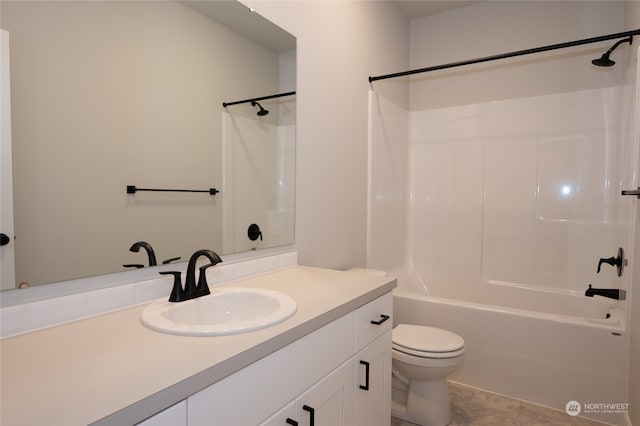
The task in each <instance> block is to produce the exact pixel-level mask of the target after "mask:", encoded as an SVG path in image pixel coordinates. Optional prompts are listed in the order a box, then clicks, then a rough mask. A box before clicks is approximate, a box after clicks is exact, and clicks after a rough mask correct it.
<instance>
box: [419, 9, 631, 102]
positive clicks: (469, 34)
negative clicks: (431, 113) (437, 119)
mask: <svg viewBox="0 0 640 426" xmlns="http://www.w3.org/2000/svg"><path fill="white" fill-rule="evenodd" d="M623 22H624V2H622V1H553V2H551V1H489V2H481V3H477V4H474V5H472V6H468V7H464V8H460V9H455V10H452V11H449V12H445V13H441V14H438V15H435V16H431V17H426V18H423V19H420V20H415V21H412V22H411V68H412V69H413V68H421V67H427V66H433V65H439V64H444V63H449V62H456V61H462V60H467V59H473V58H480V57H485V56H490V55H496V54H501V53H507V52H512V51H518V50H523V49H529V48H535V47H540V46H546V45H551V44H556V43H563V42H567V41H572V40H579V39H583V38H589V37H595V36H600V35H604V34H610V33H617V32H621V31H623ZM612 44H613V42H609V41H607V42H601V43H596V44H590V45H586V46H578V47H572V48H569V49H562V50H557V51H550V52H546V53H539V54H534V55H527V56H522V57H517V58H511V59H505V60H501V61H499V62H488V63H483V64H476V65H473V66H467V67H462V68H452V69H447V70H441V71H436V72H430V73H427V74H420V75H417V76H416V77H413V78H412V87H411V109H412V110H422V109H426V108H434V107H445V106H452V105H461V104H470V103H479V102H484V101H491V100H499V99H506V98H519V97H526V96H534V95H543V94H549V93H558V92H570V91H574V90H585V89H591V88H598V87H606V86H609V85H614V84H617V82H619V80H620V76H621V74H622V69H620V68H618V69H615V70H607V71H604V70H597V71H596V72H594V70H593V69H592V68H595V67H592V66H591V64H590V61H591V59H594V58H596V57H599V56H600V55H601V54H602V53H604V52H605V51H606V50H607V49H608V48H609V47H610V46H611V45H612ZM619 50H620V49H619ZM620 55H622V53H621V52H619V51H616V52H615V53H614V54H613V55H612V59H614V60H617V58H618V57H620ZM559 56H562V58H558V57H559Z"/></svg>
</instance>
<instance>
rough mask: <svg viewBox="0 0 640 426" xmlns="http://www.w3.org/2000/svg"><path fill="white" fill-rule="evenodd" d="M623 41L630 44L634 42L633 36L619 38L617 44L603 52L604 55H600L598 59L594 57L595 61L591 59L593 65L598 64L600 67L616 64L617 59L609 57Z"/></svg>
mask: <svg viewBox="0 0 640 426" xmlns="http://www.w3.org/2000/svg"><path fill="white" fill-rule="evenodd" d="M622 43H629V44H631V43H633V37H629V38H624V39H622V40H618V41H617V42H616V44H614V45H613V46H611V49H609V50H607V51H606V52H605V53H603V54H602V56H601V57H599V58H598V59H594V60H593V61H591V63H592V64H593V65H595V66H598V67H612V66H614V65H615V64H616V63H615V61H613V60H611V59H609V55H611V52H613V51H614V50H616V47H618V46H620V45H621V44H622Z"/></svg>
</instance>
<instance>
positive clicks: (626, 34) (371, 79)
mask: <svg viewBox="0 0 640 426" xmlns="http://www.w3.org/2000/svg"><path fill="white" fill-rule="evenodd" d="M634 35H640V29H637V30H633V31H626V32H623V33H616V34H609V35H604V36H600V37H592V38H585V39H582V40H576V41H569V42H567V43H559V44H551V45H549V46H542V47H536V48H534V49H525V50H518V51H515V52H509V53H502V54H499V55H493V56H485V57H483V58H476V59H470V60H467V61H460V62H451V63H448V64H442V65H435V66H432V67H426V68H419V69H415V70H410V71H404V72H397V73H393V74H385V75H379V76H375V77H369V83H372V82H374V81H377V80H385V79H388V78H396V77H404V76H406V75H412V74H419V73H423V72H430V71H437V70H442V69H446V68H454V67H461V66H464V65H471V64H477V63H480V62H488V61H495V60H497V59H505V58H512V57H514V56H522V55H529V54H532V53H539V52H546V51H548V50H555V49H564V48H565V47H572V46H580V45H583V44H589V43H597V42H599V41H605V40H613V39H616V38H622V37H629V36H634Z"/></svg>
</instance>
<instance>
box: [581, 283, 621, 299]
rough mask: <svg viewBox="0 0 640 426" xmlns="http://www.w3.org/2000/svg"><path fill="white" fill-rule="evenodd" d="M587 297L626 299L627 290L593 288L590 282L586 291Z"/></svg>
mask: <svg viewBox="0 0 640 426" xmlns="http://www.w3.org/2000/svg"><path fill="white" fill-rule="evenodd" d="M584 295H585V296H587V297H593V296H602V297H608V298H609V299H616V300H625V299H626V292H625V291H624V290H618V289H617V288H593V287H591V284H589V288H588V289H587V291H585V292H584Z"/></svg>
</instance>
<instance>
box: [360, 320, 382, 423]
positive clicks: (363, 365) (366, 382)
mask: <svg viewBox="0 0 640 426" xmlns="http://www.w3.org/2000/svg"><path fill="white" fill-rule="evenodd" d="M354 362H355V370H356V386H355V392H356V413H355V416H356V421H355V423H354V424H356V425H360V426H376V425H380V426H389V425H390V424H391V330H389V331H387V332H386V333H384V334H383V335H382V336H380V337H378V338H377V339H376V340H374V341H373V343H371V344H370V345H369V346H367V347H366V348H364V349H363V350H362V351H360V352H358V354H356V356H355V360H354Z"/></svg>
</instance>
